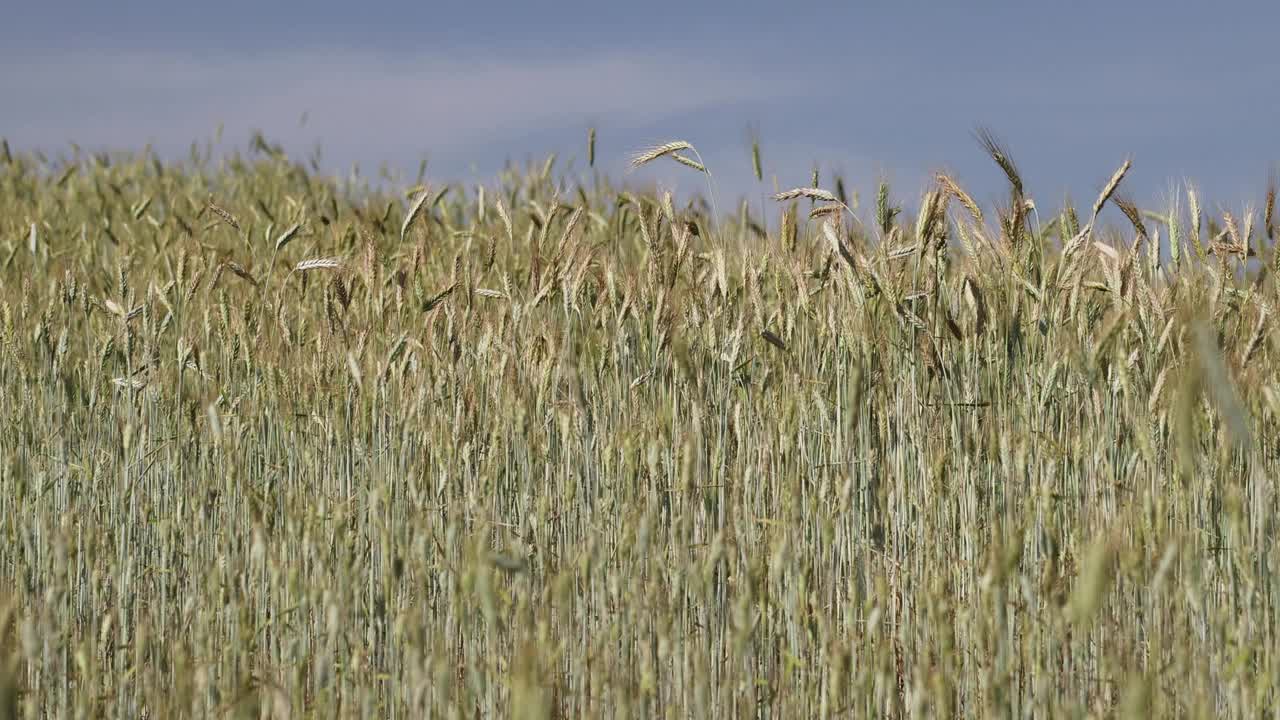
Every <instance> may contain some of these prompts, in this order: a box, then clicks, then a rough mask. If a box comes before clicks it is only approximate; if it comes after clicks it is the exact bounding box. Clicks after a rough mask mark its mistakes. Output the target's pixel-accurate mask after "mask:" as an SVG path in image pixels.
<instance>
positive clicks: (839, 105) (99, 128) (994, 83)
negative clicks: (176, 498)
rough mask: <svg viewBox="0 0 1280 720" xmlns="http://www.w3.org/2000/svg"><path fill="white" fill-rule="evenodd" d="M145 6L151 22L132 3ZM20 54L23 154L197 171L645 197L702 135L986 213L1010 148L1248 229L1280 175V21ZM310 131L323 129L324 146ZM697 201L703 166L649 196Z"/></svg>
mask: <svg viewBox="0 0 1280 720" xmlns="http://www.w3.org/2000/svg"><path fill="white" fill-rule="evenodd" d="M117 5H121V6H125V5H127V7H116V6H117ZM6 14H7V15H8V32H7V33H6V37H5V44H4V46H3V47H0V135H4V136H5V137H7V138H8V139H9V141H10V143H11V144H12V145H14V146H15V147H18V148H27V149H29V148H41V149H44V150H46V151H51V152H55V153H56V152H58V151H60V150H61V151H66V149H67V148H69V144H68V143H70V142H72V141H74V142H78V143H80V144H81V145H84V146H87V147H92V148H116V149H128V148H139V147H141V146H143V145H144V144H147V143H150V144H152V145H153V146H154V147H156V148H157V149H159V150H160V151H161V152H162V153H166V154H170V155H174V156H178V155H180V154H182V153H184V152H185V150H186V148H187V147H188V146H189V144H190V142H191V141H192V140H206V139H210V138H212V137H213V135H214V132H215V129H216V128H217V127H218V126H219V124H222V125H223V126H224V133H223V141H222V147H223V148H228V149H229V148H235V147H241V148H243V147H245V146H246V145H247V141H248V138H249V135H250V132H251V131H252V130H254V129H260V130H262V131H263V132H264V133H265V134H266V135H267V137H268V138H270V139H272V140H273V141H277V142H280V143H282V144H284V145H285V147H286V148H288V149H289V150H291V151H293V152H295V153H296V154H297V155H299V156H302V155H305V154H306V153H307V152H308V151H309V150H310V149H311V148H312V147H313V146H314V145H315V144H316V143H317V142H319V143H321V144H322V145H323V148H324V157H325V159H326V164H327V165H328V166H329V167H330V168H331V169H333V170H334V171H342V170H344V169H346V168H348V167H349V166H350V164H351V163H353V162H359V163H360V165H361V167H362V169H363V171H364V173H365V174H367V175H373V174H375V172H376V170H377V167H378V166H379V165H380V164H382V163H386V164H389V165H391V166H393V167H395V168H399V169H403V170H405V171H408V172H410V173H411V172H412V171H413V170H415V169H416V168H417V165H418V160H419V159H420V158H421V157H423V156H424V155H425V156H427V157H429V159H430V164H429V173H428V174H429V175H430V176H431V177H432V178H433V179H436V180H466V181H471V182H477V181H486V180H489V179H492V178H493V177H494V176H495V175H496V173H497V171H498V170H499V169H500V168H501V167H502V166H503V164H504V163H505V162H506V161H508V160H513V161H523V160H525V159H529V158H540V157H542V156H545V154H547V153H549V152H557V153H559V155H560V157H561V158H564V159H566V160H567V159H570V158H576V161H577V166H578V167H581V165H583V164H584V163H585V149H584V139H585V135H586V129H587V128H588V127H591V126H595V127H597V128H598V132H599V144H598V149H597V152H598V164H599V165H600V166H601V167H602V169H604V170H605V171H608V172H610V173H611V174H614V175H620V174H621V172H622V170H623V168H624V165H625V158H626V155H627V154H628V153H629V152H630V151H631V150H633V149H635V148H637V147H639V146H643V145H645V144H648V143H653V142H661V141H665V140H670V139H676V138H680V139H686V140H689V141H692V142H693V143H694V144H696V145H697V146H698V147H699V149H700V150H701V151H702V154H703V156H704V157H705V158H706V160H707V162H708V164H709V165H710V166H711V168H712V169H713V171H715V172H716V174H717V177H718V180H719V183H720V185H721V188H722V192H723V193H724V194H726V195H738V194H755V193H758V188H757V187H756V185H755V183H754V179H753V178H752V177H751V166H750V158H749V154H748V147H749V141H748V138H749V136H750V132H751V131H752V130H754V131H755V132H757V133H758V134H759V136H760V137H761V140H762V145H763V149H764V158H765V166H766V174H767V175H768V177H767V178H766V185H767V186H768V187H771V186H772V183H773V178H774V177H776V179H777V183H778V185H780V186H788V187H789V186H792V185H796V184H805V183H806V182H807V181H808V178H809V173H810V170H811V169H812V168H813V166H814V165H815V164H817V165H818V166H819V167H820V168H821V169H822V171H823V177H824V178H829V177H830V176H831V175H832V173H835V172H839V173H842V174H844V175H845V176H846V178H847V182H848V184H849V185H850V187H851V188H853V189H857V190H859V191H860V192H861V193H862V195H863V196H864V197H867V196H870V195H872V194H873V193H874V183H875V182H876V181H877V180H878V179H879V178H881V177H887V178H889V179H890V180H891V181H893V182H894V183H895V185H896V186H897V187H898V188H899V189H900V191H901V192H902V193H903V194H905V195H907V196H910V197H911V198H912V199H913V200H914V196H915V195H916V194H917V193H918V192H919V191H920V190H921V189H922V188H923V187H924V184H925V183H926V182H927V179H928V178H929V177H930V176H931V174H932V173H933V172H934V171H936V170H939V169H945V170H948V171H951V172H953V173H955V174H956V175H957V176H958V177H959V179H960V180H961V182H962V183H963V184H965V185H966V186H967V187H969V188H970V189H971V190H974V191H975V194H977V195H978V196H979V198H980V199H982V200H991V199H995V198H997V197H1000V196H1001V195H1002V191H1003V186H1002V185H1001V176H1000V174H999V171H998V170H997V169H996V168H995V166H994V165H993V164H991V162H990V161H989V160H988V159H986V158H985V157H984V156H983V155H982V153H981V150H980V149H979V148H978V145H977V143H976V142H975V141H974V140H973V138H972V131H973V130H974V128H975V127H977V126H979V125H984V126H988V127H990V128H991V129H993V130H994V131H995V133H996V134H997V136H998V137H1000V138H1001V139H1003V140H1004V142H1005V144H1006V145H1008V147H1009V148H1010V150H1011V151H1012V154H1013V156H1014V158H1015V159H1016V161H1017V162H1018V164H1019V166H1020V167H1021V169H1022V171H1023V174H1024V175H1025V176H1026V180H1027V185H1028V188H1029V189H1030V191H1031V194H1032V196H1033V197H1034V198H1035V199H1036V200H1037V203H1038V204H1039V205H1041V206H1042V207H1043V206H1049V207H1056V206H1057V205H1059V204H1060V202H1061V200H1062V199H1063V198H1064V197H1065V196H1066V195H1067V194H1068V193H1070V194H1071V195H1072V196H1073V197H1075V198H1076V199H1077V201H1078V202H1080V203H1082V204H1087V203H1088V202H1089V201H1090V200H1091V198H1092V196H1093V194H1094V193H1095V192H1096V190H1097V188H1098V187H1099V186H1100V185H1101V184H1102V183H1103V182H1105V180H1106V178H1107V177H1108V176H1109V175H1110V174H1111V172H1112V171H1113V170H1114V169H1115V167H1116V166H1117V165H1119V163H1120V162H1121V161H1122V160H1123V159H1124V158H1125V157H1132V158H1133V160H1134V171H1133V172H1132V173H1131V175H1130V179H1129V180H1128V181H1127V184H1128V187H1129V191H1130V192H1131V193H1132V194H1133V195H1134V196H1135V197H1136V198H1137V199H1139V200H1140V201H1142V202H1147V203H1158V202H1159V201H1160V200H1161V198H1163V197H1164V196H1165V194H1166V192H1167V189H1168V188H1169V187H1170V183H1171V182H1173V181H1177V180H1181V179H1183V178H1190V179H1192V180H1194V181H1195V182H1196V183H1197V184H1198V185H1200V186H1201V187H1202V188H1203V189H1204V191H1205V192H1206V194H1207V195H1208V196H1209V197H1211V198H1214V199H1217V200H1219V201H1221V202H1222V203H1224V205H1223V207H1225V208H1227V209H1238V208H1239V207H1241V206H1243V205H1244V204H1245V203H1248V202H1250V201H1252V202H1254V203H1255V204H1256V202H1257V201H1258V199H1259V198H1260V197H1261V194H1262V192H1263V190H1264V187H1265V182H1266V179H1267V177H1268V174H1269V173H1270V172H1271V171H1272V170H1273V168H1274V167H1275V165H1276V163H1277V162H1278V161H1280V152H1277V147H1280V146H1278V145H1277V133H1278V132H1280V124H1278V123H1277V122H1276V121H1277V119H1280V93H1278V92H1277V88H1280V82H1278V79H1280V74H1278V73H1277V72H1276V69H1277V68H1278V67H1280V63H1278V62H1277V61H1276V50H1275V49H1274V48H1275V47H1276V46H1277V42H1276V37H1277V28H1278V27H1280V5H1277V4H1274V3H1268V4H1264V3H1251V4H1246V3H1234V4H1228V3H1216V4H1213V3H1189V2H1151V1H1147V0H1143V1H1140V2H1128V3H1119V2H1116V3H1103V2H1093V1H1091V0H1090V1H1086V2H1075V3H1062V2H1059V3H1034V2H1024V3H972V4H969V6H968V7H960V4H958V3H946V4H943V3H927V4H926V3H905V2H899V3H887V2H885V3H868V4H862V5H856V4H852V3H847V4H824V3H821V2H810V3H807V4H803V5H801V4H796V5H794V6H787V5H785V4H781V3H777V2H776V0H775V1H774V2H771V3H761V2H751V1H747V2H738V3H695V2H684V3H676V2H668V1H667V0H655V1H652V2H646V3H643V4H635V3H628V4H621V3H608V2H599V1H598V2H556V3H511V4H503V3H496V2H488V3H477V2H471V3H466V2H461V3H448V4H441V3H431V2H421V1H419V2H399V1H397V2H384V3H367V4H357V3H351V2H332V1H329V0H321V1H318V2H311V3H306V4H303V3H280V2H277V3H272V2H262V1H259V2H252V3H251V2H244V1H243V0H222V1H221V2H219V3H217V4H216V5H211V4H208V3H198V4H197V3H175V2H158V1H156V0H142V1H138V2H129V3H120V4H116V3H101V2H57V1H56V0H53V1H51V2H45V3H26V4H24V6H23V9H22V10H21V11H19V12H17V13H16V14H15V13H14V12H12V11H10V12H8V13H6ZM304 112H305V113H306V117H307V121H306V123H305V124H302V123H300V119H301V118H302V116H303V114H304ZM646 179H654V180H657V181H659V182H662V183H664V184H665V185H669V186H672V187H674V188H675V189H677V190H696V189H698V188H699V187H700V185H699V184H698V183H699V179H698V178H696V177H691V176H690V174H689V173H688V172H687V171H686V170H684V169H683V168H679V167H675V166H671V167H664V168H659V169H658V170H657V171H655V172H651V173H649V174H647V175H646Z"/></svg>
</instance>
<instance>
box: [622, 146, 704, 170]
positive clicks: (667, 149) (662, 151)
mask: <svg viewBox="0 0 1280 720" xmlns="http://www.w3.org/2000/svg"><path fill="white" fill-rule="evenodd" d="M692 149H693V145H690V144H689V143H687V142H685V141H684V140H676V141H674V142H669V143H666V144H663V145H654V146H652V147H648V148H645V149H643V150H639V151H637V152H635V153H634V154H633V155H632V156H631V161H630V162H631V167H632V168H633V169H634V168H638V167H640V166H642V165H648V164H649V163H651V162H653V161H654V160H657V159H658V158H660V157H663V156H666V155H670V154H672V153H675V152H679V151H681V150H692Z"/></svg>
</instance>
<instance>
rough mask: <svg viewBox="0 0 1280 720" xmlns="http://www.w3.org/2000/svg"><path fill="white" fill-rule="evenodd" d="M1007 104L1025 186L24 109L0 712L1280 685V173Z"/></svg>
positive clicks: (386, 708) (997, 700)
mask: <svg viewBox="0 0 1280 720" xmlns="http://www.w3.org/2000/svg"><path fill="white" fill-rule="evenodd" d="M979 140H980V141H981V143H982V145H983V147H984V148H985V150H986V151H987V152H988V153H989V154H990V156H991V159H992V160H993V161H994V162H993V164H992V165H991V166H990V168H991V171H992V173H1000V175H999V177H1001V178H1002V182H1004V181H1005V180H1007V193H1005V194H1003V195H1002V197H1003V198H1005V199H1004V200H1003V201H1001V202H1000V203H996V204H986V205H980V204H979V203H977V202H975V200H974V199H973V197H972V196H971V195H970V193H969V192H967V191H966V190H965V188H964V187H963V185H962V184H961V183H960V182H959V181H958V180H957V179H956V178H953V177H950V176H948V175H945V174H939V175H938V176H937V177H936V178H935V179H934V181H933V182H932V183H931V184H930V186H929V188H928V189H927V191H925V192H924V194H923V196H919V195H917V193H916V192H915V189H912V192H911V196H906V195H904V194H903V193H901V192H899V188H894V187H889V186H888V185H885V184H883V183H882V184H880V185H879V186H871V187H863V188H854V187H852V186H850V187H848V188H846V187H845V182H844V181H843V180H838V179H837V178H827V177H815V178H812V179H811V178H807V177H802V178H792V179H791V181H792V182H791V183H789V184H785V185H781V186H776V187H775V185H774V183H773V181H772V180H771V179H768V178H766V177H765V176H764V174H763V173H761V172H760V170H759V169H758V168H759V165H758V156H757V165H756V167H757V174H756V177H755V178H751V179H750V181H751V182H757V181H758V184H759V188H760V191H759V193H757V194H756V195H755V196H752V197H750V198H749V199H747V200H745V201H738V200H737V199H735V198H732V197H725V196H718V195H717V193H716V184H715V182H706V183H705V187H706V191H705V193H703V194H701V195H699V196H695V197H692V198H691V199H690V198H686V197H684V196H681V197H679V198H672V196H671V195H670V194H668V193H666V192H664V191H663V190H662V188H661V187H660V186H658V187H657V188H656V189H652V188H650V187H648V186H647V185H646V184H645V183H642V182H640V181H639V180H638V179H637V177H639V176H635V175H632V176H627V177H624V178H619V180H620V181H621V184H617V183H615V182H614V181H610V180H608V179H606V178H605V177H604V176H603V175H596V174H594V173H592V172H581V173H577V174H574V173H565V172H562V171H561V170H558V169H557V167H558V166H557V163H556V162H555V160H554V158H549V159H548V160H547V161H546V162H545V163H535V164H533V165H531V166H529V167H524V168H515V167H512V168H511V169H510V170H508V171H506V172H504V173H503V174H501V175H500V176H499V177H495V178H494V179H493V182H491V183H490V184H488V185H487V186H485V187H478V186H475V185H470V186H463V185H458V184H444V183H437V182H432V180H431V178H430V177H429V176H428V177H426V178H425V179H422V178H420V179H419V180H417V181H416V182H415V181H414V180H413V179H412V178H410V179H409V180H406V181H404V182H398V183H389V182H382V183H365V184H352V183H350V182H348V181H346V180H337V179H334V178H332V177H330V176H326V175H323V174H321V173H318V172H316V171H315V170H314V169H313V167H311V166H309V165H307V163H306V162H305V161H297V160H294V159H290V158H289V157H288V156H287V155H285V154H284V153H283V152H282V151H280V149H279V148H277V147H275V146H272V145H270V144H269V143H266V142H265V141H263V140H262V139H261V138H257V139H256V140H255V143H254V144H253V146H252V147H251V149H250V150H249V151H247V152H245V153H242V154H238V155H233V156H228V157H225V158H212V157H209V156H207V155H205V154H203V153H202V152H201V151H200V149H199V148H193V151H192V156H191V157H190V158H189V159H186V160H183V161H163V162H162V161H161V160H159V159H158V158H157V157H156V156H155V155H153V154H152V153H150V152H145V151H144V152H138V153H136V154H132V155H112V156H102V155H95V154H91V153H80V154H78V155H76V156H74V157H67V158H61V159H54V158H50V157H45V156H42V155H40V154H38V153H35V152H32V151H23V150H22V149H20V148H10V147H9V145H8V144H5V145H4V146H3V148H2V149H0V150H2V152H0V717H29V718H38V717H58V718H63V717H66V718H73V717H85V718H94V717H122V718H171V717H188V716H190V717H280V718H285V717H295V718H303V717H361V716H362V717H390V718H426V717H443V718H499V717H529V718H556V717H564V718H578V717H584V718H585V717H590V718H756V717H759V718H810V717H813V718H826V717H953V716H966V717H1013V716H1021V717H1086V716H1113V715H1118V716H1124V717H1146V716H1163V717H1215V718H1217V717H1223V718H1256V717H1261V716H1264V715H1267V714H1268V713H1270V712H1274V711H1275V710H1276V708H1277V707H1278V706H1280V636H1278V635H1277V631H1278V630H1280V574H1278V573H1280V543H1277V538H1276V533H1277V522H1278V521H1280V501H1278V500H1277V495H1276V488H1275V479H1276V477H1277V476H1278V475H1280V332H1278V331H1277V329H1276V328H1277V319H1276V318H1275V317H1274V312H1275V311H1276V309H1277V304H1278V303H1280V293H1278V291H1277V288H1278V287H1280V284H1278V282H1280V252H1277V250H1276V248H1277V244H1276V226H1277V224H1278V222H1277V219H1276V217H1275V214H1274V206H1275V191H1274V189H1269V190H1266V194H1265V195H1264V196H1263V197H1264V200H1263V201H1262V202H1261V203H1259V205H1258V206H1257V207H1255V208H1252V209H1248V208H1246V209H1244V210H1243V211H1241V210H1238V209H1237V210H1234V211H1227V210H1225V209H1224V208H1221V207H1204V206H1203V203H1202V201H1201V199H1200V196H1199V195H1198V194H1197V190H1196V189H1195V188H1194V187H1193V186H1191V185H1189V184H1187V185H1184V186H1182V187H1180V189H1179V190H1178V191H1177V193H1175V194H1173V195H1172V196H1171V197H1170V199H1169V200H1168V202H1167V203H1166V205H1164V206H1161V207H1139V206H1138V205H1136V204H1135V203H1134V202H1132V201H1131V200H1129V199H1126V197H1127V196H1126V193H1125V178H1126V175H1127V174H1128V173H1131V172H1138V171H1139V169H1138V168H1132V169H1131V168H1130V165H1129V163H1128V162H1127V161H1126V162H1124V163H1123V164H1121V161H1123V158H1117V159H1116V162H1117V166H1118V169H1117V168H1116V167H1110V168H1099V177H1098V190H1099V191H1100V193H1099V195H1098V196H1097V197H1096V198H1095V197H1089V198H1084V199H1083V200H1082V203H1081V204H1080V205H1079V206H1078V207H1072V206H1070V205H1069V204H1068V205H1066V206H1063V207H1052V206H1051V203H1050V200H1051V199H1050V198H1039V197H1037V196H1036V195H1035V194H1034V188H1030V187H1024V185H1023V181H1022V178H1021V176H1020V175H1019V172H1018V169H1017V167H1016V165H1015V163H1014V159H1013V158H1012V157H1010V154H1009V153H1008V152H1007V151H1006V150H1005V149H1004V148H1002V147H1001V145H1000V144H999V143H998V142H997V141H996V140H995V139H994V138H992V137H991V136H990V135H988V134H985V133H979ZM587 156H588V157H587V159H588V160H589V161H590V162H591V163H592V164H594V162H595V159H596V158H595V157H594V156H595V146H594V133H592V135H591V144H590V146H589V149H588V151H587ZM940 160H945V159H940ZM633 163H634V164H636V165H658V166H662V165H665V166H666V167H661V169H662V170H663V171H664V172H666V171H670V172H671V173H681V174H683V173H687V174H688V178H691V179H688V180H687V182H686V184H688V183H699V184H703V181H704V180H706V181H712V180H715V179H716V178H715V176H714V173H715V168H714V167H711V168H707V167H705V166H704V165H703V163H702V159H701V157H700V156H699V155H698V153H697V150H696V148H694V147H692V146H690V145H689V144H688V143H685V142H672V143H669V144H667V145H662V146H657V147H654V148H649V149H645V150H641V151H640V152H638V153H637V155H636V156H635V157H634V158H633ZM708 170H710V172H708ZM700 176H705V177H700ZM681 177H682V178H683V177H685V176H684V175H681ZM796 185H799V187H795V186H796ZM792 187H795V189H791V190H788V188H792ZM1263 189H1264V188H1260V190H1263ZM855 191H857V192H856V194H855ZM735 202H736V204H735Z"/></svg>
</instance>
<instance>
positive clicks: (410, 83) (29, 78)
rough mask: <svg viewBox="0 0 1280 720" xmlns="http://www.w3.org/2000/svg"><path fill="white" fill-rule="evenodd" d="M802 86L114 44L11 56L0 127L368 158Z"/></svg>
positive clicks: (692, 74)
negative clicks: (116, 48) (275, 140)
mask: <svg viewBox="0 0 1280 720" xmlns="http://www.w3.org/2000/svg"><path fill="white" fill-rule="evenodd" d="M566 55H568V54H566ZM798 88H799V86H798V85H797V84H796V83H787V84H785V85H784V84H782V83H778V82H774V81H772V80H771V78H770V77H769V73H767V72H762V71H759V70H755V69H751V68H745V67H742V66H734V67H732V68H729V67H723V66H720V65H718V64H716V63H714V62H711V61H708V60H706V59H700V58H697V57H692V56H687V55H681V54H680V53H678V52H671V51H666V52H662V53H656V54H654V55H628V54H598V55H592V56H585V57H572V58H570V57H566V58H565V59H563V60H560V61H555V62H551V61H545V60H543V61H536V62H525V61H522V60H520V59H519V58H490V59H484V58H482V59H470V60H458V59H453V58H441V57H432V56H431V55H429V54H421V55H406V54H396V55H386V54H379V53H377V52H353V51H344V52H337V53H326V52H321V51H315V50H308V51H282V52H274V53H259V54H243V55H235V56H231V55H227V54H212V55H203V56H202V55H182V54H173V53H161V54H157V53H146V52H127V53H124V52H113V53H107V54H82V55H72V56H70V57H68V56H65V55H63V56H58V57H53V58H43V59H39V60H18V61H16V62H14V61H10V62H7V63H6V67H5V68H4V69H3V70H2V71H0V96H2V97H4V98H5V105H7V106H8V107H10V108H19V109H20V111H17V112H10V113H6V114H7V115H8V116H9V117H8V118H7V119H6V127H5V128H4V130H3V132H4V133H6V134H8V135H9V137H10V138H11V140H13V141H16V142H17V143H19V144H20V145H23V146H40V147H51V146H59V145H62V144H64V143H66V142H69V141H75V142H78V143H81V144H84V145H90V146H117V147H128V148H136V147H138V146H140V145H141V144H142V143H143V142H148V141H149V142H152V143H155V144H156V145H157V146H159V147H179V148H181V147H185V146H186V145H187V144H188V143H189V142H190V141H192V140H193V139H198V138H204V137H208V136H209V135H210V134H211V133H212V132H213V129H214V128H215V126H216V125H217V124H218V123H220V122H221V123H225V126H226V130H227V132H228V133H229V134H230V135H231V137H235V138H237V140H238V139H239V138H240V137H242V136H243V133H246V132H247V131H248V130H250V129H262V130H263V131H264V132H266V133H267V134H268V136H269V137H281V139H285V140H289V141H296V140H297V139H299V138H300V137H305V138H308V139H311V140H320V141H322V142H325V144H326V145H330V144H340V145H346V146H353V147H356V148H359V149H361V151H362V152H365V153H370V154H373V155H381V154H384V153H385V152H387V151H392V150H400V151H402V152H408V153H418V152H422V151H424V150H458V149H464V148H467V147H471V146H479V145H488V144H492V143H495V142H501V141H502V140H503V139H504V138H510V137H512V136H524V135H527V134H529V133H533V132H537V131H538V130H541V129H549V128H555V127H558V126H562V125H564V124H567V123H579V122H582V121H583V119H584V118H588V119H591V118H595V119H601V120H606V121H609V122H612V123H613V124H615V125H624V126H626V125H631V126H640V125H644V124H646V123H650V122H653V121H655V120H658V119H661V118H663V117H666V116H671V115H676V114H680V113H688V112H696V111H698V110H702V109H707V108H713V107H718V106H725V105H732V104H735V103H742V102H753V101H762V100H770V99H773V100H776V99H779V96H780V95H781V94H784V93H788V92H792V93H794V92H798ZM304 112H305V113H306V114H307V117H308V121H307V124H306V126H305V127H304V128H301V129H300V128H299V120H300V118H301V117H302V115H303V113H304Z"/></svg>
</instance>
